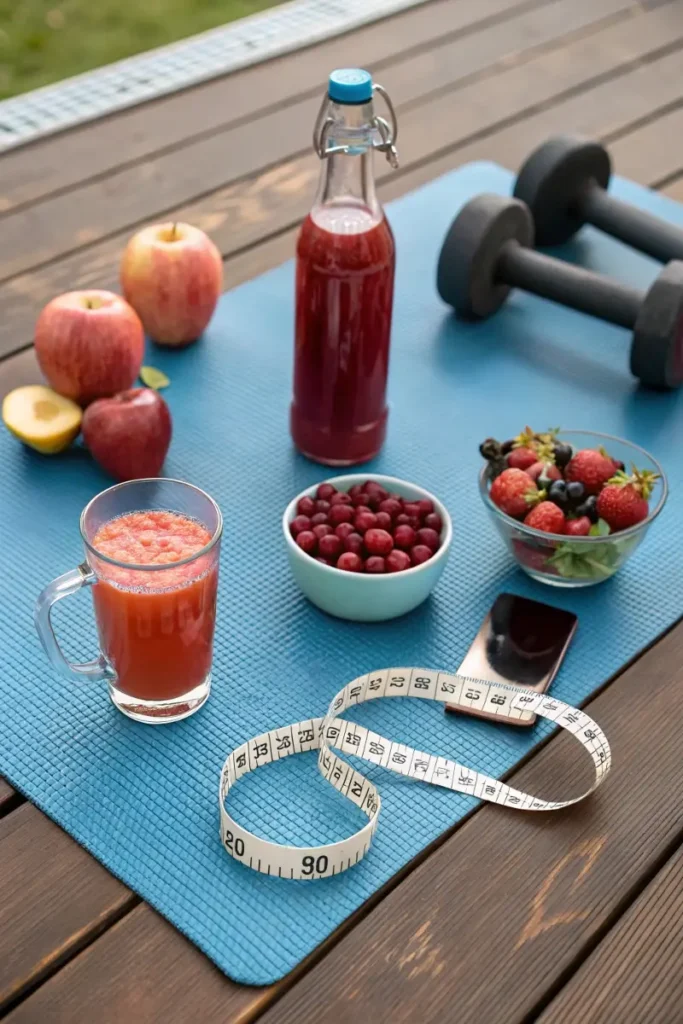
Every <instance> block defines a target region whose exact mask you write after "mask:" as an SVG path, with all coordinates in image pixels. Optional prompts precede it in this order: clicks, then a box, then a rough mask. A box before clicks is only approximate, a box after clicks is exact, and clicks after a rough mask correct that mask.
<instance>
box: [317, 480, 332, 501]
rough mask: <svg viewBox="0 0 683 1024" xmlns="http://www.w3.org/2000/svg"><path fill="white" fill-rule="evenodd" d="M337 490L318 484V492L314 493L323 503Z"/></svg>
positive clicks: (328, 485)
mask: <svg viewBox="0 0 683 1024" xmlns="http://www.w3.org/2000/svg"><path fill="white" fill-rule="evenodd" d="M336 493H337V490H336V488H335V487H333V486H332V484H319V486H318V490H317V491H316V492H315V496H316V498H322V499H323V501H329V500H330V498H331V497H332V495H333V494H336Z"/></svg>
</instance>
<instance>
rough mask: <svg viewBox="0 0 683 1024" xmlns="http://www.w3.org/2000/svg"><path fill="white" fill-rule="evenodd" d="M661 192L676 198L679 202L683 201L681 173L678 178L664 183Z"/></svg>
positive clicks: (682, 176)
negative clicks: (666, 183)
mask: <svg viewBox="0 0 683 1024" xmlns="http://www.w3.org/2000/svg"><path fill="white" fill-rule="evenodd" d="M662 192H663V193H664V195H665V196H671V198H672V199H676V200H677V201H678V202H679V203H682V202H683V175H681V177H680V178H675V179H674V180H673V181H670V182H669V184H668V185H666V186H665V187H664V188H663V189H662Z"/></svg>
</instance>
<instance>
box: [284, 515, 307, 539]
mask: <svg viewBox="0 0 683 1024" xmlns="http://www.w3.org/2000/svg"><path fill="white" fill-rule="evenodd" d="M310 528H311V520H310V519H309V518H308V516H296V518H294V519H292V521H291V523H290V524H289V532H290V533H291V535H292V537H294V538H296V537H298V535H299V534H300V533H302V532H303V531H304V530H310Z"/></svg>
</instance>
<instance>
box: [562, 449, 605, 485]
mask: <svg viewBox="0 0 683 1024" xmlns="http://www.w3.org/2000/svg"><path fill="white" fill-rule="evenodd" d="M611 476H614V460H613V459H611V458H610V457H609V456H608V455H603V454H602V452H599V451H598V450H597V449H596V448H583V449H582V450H581V451H580V452H577V453H576V455H575V456H574V458H573V459H572V460H571V461H570V462H569V464H568V466H567V468H566V469H565V471H564V478H565V480H566V481H567V483H570V482H572V481H576V482H577V483H580V484H583V486H584V490H585V492H586V494H599V493H600V491H601V490H602V488H603V486H604V485H605V484H606V483H607V481H608V480H609V478H610V477H611Z"/></svg>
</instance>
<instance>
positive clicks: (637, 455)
mask: <svg viewBox="0 0 683 1024" xmlns="http://www.w3.org/2000/svg"><path fill="white" fill-rule="evenodd" d="M558 440H559V441H565V442H566V443H567V444H571V445H572V447H573V448H574V450H578V449H580V448H599V447H600V446H601V445H602V446H604V447H605V449H606V450H607V452H608V453H609V454H610V455H611V456H612V457H613V458H615V459H618V460H620V461H621V462H623V463H625V465H626V470H627V472H628V471H629V470H630V469H631V465H632V464H635V465H636V466H637V467H638V469H649V470H651V471H652V472H653V473H659V479H658V480H657V481H656V483H655V485H654V488H653V491H652V494H651V496H650V502H649V503H650V514H649V516H648V517H647V519H644V520H643V521H642V523H638V524H637V525H636V526H632V527H630V529H628V530H621V531H620V532H619V533H614V534H611V535H610V536H608V537H562V536H560V535H558V534H549V533H543V531H541V530H534V529H533V528H532V527H530V526H525V525H524V524H523V523H520V522H519V521H518V520H516V519H513V518H512V517H511V516H508V515H506V513H505V512H502V511H501V509H499V508H498V506H497V505H494V503H493V502H492V501H491V499H490V497H489V487H490V482H489V480H488V479H487V476H486V470H487V466H484V467H483V469H482V471H481V473H480V474H479V491H480V493H481V497H482V500H483V502H484V505H485V506H486V508H487V510H488V513H489V515H490V516H491V519H492V520H493V522H494V523H495V526H496V529H497V530H498V532H499V534H500V535H501V537H502V538H503V540H504V541H505V544H506V545H507V547H508V549H509V550H510V552H511V553H512V555H513V556H514V558H515V560H516V562H517V564H518V565H519V567H520V569H523V570H524V572H525V573H527V574H528V575H529V576H531V577H532V578H533V579H535V580H538V581H539V582H540V583H548V584H550V586H553V587H590V586H592V585H593V584H595V583H601V582H602V581H603V580H606V579H609V578H610V576H613V575H614V573H615V572H617V571H618V570H619V569H620V568H621V566H622V565H623V564H624V562H626V561H628V559H629V558H630V557H631V555H632V554H633V552H634V551H635V550H636V548H637V547H638V545H639V544H640V543H641V541H642V540H643V538H644V536H645V534H646V533H647V531H648V529H649V528H650V524H651V523H652V521H653V520H654V519H655V517H656V516H658V515H659V513H660V512H661V510H662V508H663V507H664V502H665V501H666V497H667V494H668V486H667V482H666V477H665V475H664V471H663V469H662V467H661V466H660V464H659V463H658V462H657V460H656V459H655V458H654V457H653V456H652V455H650V454H649V452H646V451H645V449H644V448H640V447H639V446H638V445H637V444H631V442H630V441H624V440H622V438H620V437H612V436H611V435H610V434H598V433H595V432H594V431H591V430H567V431H564V430H563V431H561V432H560V434H559V435H558Z"/></svg>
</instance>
